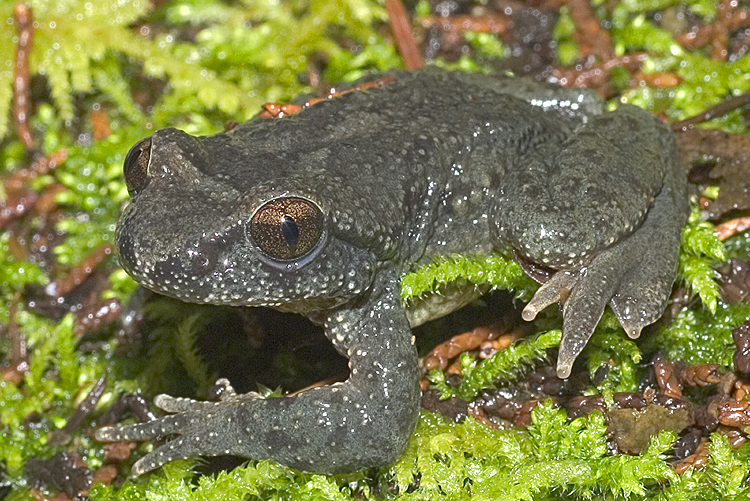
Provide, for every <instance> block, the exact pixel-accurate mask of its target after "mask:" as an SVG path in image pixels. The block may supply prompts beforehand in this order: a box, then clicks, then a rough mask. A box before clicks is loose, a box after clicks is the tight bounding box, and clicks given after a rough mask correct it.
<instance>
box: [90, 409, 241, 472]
mask: <svg viewBox="0 0 750 501" xmlns="http://www.w3.org/2000/svg"><path fill="white" fill-rule="evenodd" d="M159 397H166V399H165V398H161V401H160V402H159V400H160V398H159ZM159 397H157V399H156V401H157V405H158V406H160V405H159V403H166V406H165V408H169V409H172V410H173V411H176V412H178V414H173V415H170V416H166V417H163V418H161V419H156V420H154V421H150V422H148V423H140V424H135V425H131V426H122V427H114V426H108V427H105V428H100V429H98V430H96V433H95V438H96V440H100V441H102V442H120V441H141V440H150V439H154V438H157V437H163V436H167V435H180V436H179V437H177V438H175V439H173V440H170V441H168V442H167V443H166V444H165V445H162V446H161V447H158V448H156V450H154V451H153V452H150V453H148V454H147V455H146V456H144V457H142V458H141V459H139V460H138V461H136V462H135V464H133V467H132V472H133V474H134V475H142V474H144V473H146V472H148V471H151V470H153V469H155V468H158V467H160V466H162V465H163V464H165V463H168V462H170V461H175V460H178V459H185V458H189V457H191V456H196V455H199V454H202V455H206V456H218V455H222V454H235V455H245V454H244V453H245V452H246V451H247V449H248V446H247V444H246V443H243V441H250V440H252V437H251V436H247V437H245V436H242V434H241V430H237V424H239V423H238V419H237V417H236V415H237V411H238V408H237V406H236V405H233V404H226V403H223V402H199V401H196V400H189V399H183V398H172V397H168V396H166V395H159ZM177 409H190V410H177ZM238 432H239V433H238Z"/></svg>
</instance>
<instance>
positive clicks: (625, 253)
mask: <svg viewBox="0 0 750 501" xmlns="http://www.w3.org/2000/svg"><path fill="white" fill-rule="evenodd" d="M673 196H674V193H672V192H670V191H669V190H668V189H665V190H662V192H661V193H660V194H659V195H658V196H657V197H656V199H655V201H654V206H653V207H652V209H651V211H649V214H648V216H647V217H646V220H645V221H644V223H643V225H642V226H641V227H640V228H638V229H637V230H636V231H635V232H633V233H632V234H631V235H629V236H628V237H626V238H623V239H622V240H620V241H619V242H617V243H616V244H615V245H613V246H612V247H610V248H608V249H606V250H604V251H602V252H600V253H599V254H597V255H596V257H594V259H593V260H592V261H591V262H590V263H589V264H587V265H585V266H583V267H582V268H580V269H578V270H563V271H559V272H557V273H556V274H555V275H554V276H553V277H552V278H551V279H550V280H549V281H548V282H547V283H545V284H544V285H542V286H541V287H540V288H539V290H538V291H537V292H536V294H535V295H534V297H533V298H532V299H531V301H530V302H529V304H528V305H526V307H525V308H524V310H523V318H524V319H525V320H533V319H534V317H535V316H536V314H537V313H538V312H540V311H541V310H542V309H544V308H546V307H547V306H548V305H550V304H552V303H554V302H560V303H562V305H563V307H562V313H563V338H562V341H561V342H560V352H559V355H558V360H557V375H558V377H560V378H567V377H568V376H570V372H571V369H572V366H573V362H575V359H576V358H577V357H578V355H580V353H581V351H583V348H584V347H585V346H586V343H587V342H588V340H589V339H590V338H591V335H592V334H593V332H594V329H595V328H596V325H597V324H598V323H599V320H600V318H601V316H602V314H603V312H604V308H605V307H606V305H607V303H609V304H610V305H611V307H612V310H613V311H614V313H615V315H616V316H617V319H618V320H619V321H620V324H621V325H622V327H623V328H624V329H625V332H627V334H628V336H629V337H631V338H637V337H638V336H640V333H641V330H642V329H643V327H645V326H646V325H649V324H652V323H653V322H655V321H656V320H657V319H658V318H659V317H660V316H661V315H662V313H663V311H664V307H665V305H666V303H667V301H668V300H669V295H670V293H671V290H672V283H673V282H674V274H675V271H676V268H677V252H678V249H679V242H680V233H681V225H682V222H683V221H684V217H685V211H684V210H682V209H683V208H682V207H680V206H679V205H678V204H676V203H675V202H674V200H673V198H672V197H673Z"/></svg>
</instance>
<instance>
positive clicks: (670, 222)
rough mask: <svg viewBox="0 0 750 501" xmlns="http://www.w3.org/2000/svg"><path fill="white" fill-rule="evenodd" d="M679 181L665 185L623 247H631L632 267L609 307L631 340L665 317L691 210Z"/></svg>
mask: <svg viewBox="0 0 750 501" xmlns="http://www.w3.org/2000/svg"><path fill="white" fill-rule="evenodd" d="M680 181H681V180H680V179H678V180H675V181H674V182H670V183H665V185H664V189H663V190H662V191H661V192H660V193H659V195H658V196H657V197H656V199H655V200H654V205H653V207H652V209H651V211H649V214H648V216H647V217H646V220H645V221H644V223H643V225H642V226H641V227H640V228H638V229H637V230H636V232H635V233H634V234H633V235H631V236H630V237H629V238H628V239H626V240H625V241H624V242H623V243H622V244H621V245H623V246H630V247H631V251H630V252H629V254H630V255H631V256H632V257H631V258H630V259H631V261H632V265H631V266H630V268H629V269H628V271H627V273H626V274H625V275H624V276H623V277H622V280H621V283H620V286H619V287H618V289H617V293H616V294H615V295H614V296H613V297H612V300H611V301H610V306H611V307H612V311H614V313H615V315H616V316H617V319H618V320H619V321H620V325H622V327H623V329H625V332H626V333H627V334H628V336H629V337H630V338H631V339H635V338H637V337H639V336H640V334H641V330H642V329H643V328H644V327H645V326H647V325H650V324H652V323H654V322H655V321H656V320H657V319H658V318H659V317H660V316H661V315H662V313H663V312H664V306H665V305H666V304H667V302H668V301H669V296H670V294H671V292H672V284H673V283H674V276H675V272H676V271H677V261H678V254H679V247H680V237H681V233H682V226H683V224H684V223H685V219H686V217H687V214H688V210H689V206H688V203H687V196H685V193H684V184H683V183H681V182H680ZM628 240H633V242H629V241H628ZM645 249H647V251H646V252H643V250H645ZM639 250H640V251H639Z"/></svg>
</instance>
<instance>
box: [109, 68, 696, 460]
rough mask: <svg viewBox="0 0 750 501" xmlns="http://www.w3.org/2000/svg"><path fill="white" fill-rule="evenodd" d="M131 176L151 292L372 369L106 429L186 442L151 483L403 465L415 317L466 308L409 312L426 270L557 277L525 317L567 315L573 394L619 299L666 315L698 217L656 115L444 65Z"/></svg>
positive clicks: (164, 450) (124, 242)
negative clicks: (506, 264)
mask: <svg viewBox="0 0 750 501" xmlns="http://www.w3.org/2000/svg"><path fill="white" fill-rule="evenodd" d="M125 176H126V180H127V184H128V189H129V192H130V195H131V198H132V202H131V203H130V205H129V206H128V207H127V209H126V210H125V212H124V214H123V215H122V218H121V220H120V223H119V227H118V229H117V242H118V247H119V251H120V257H121V261H122V265H123V267H124V268H125V269H126V270H127V272H128V273H130V274H131V275H132V276H133V277H134V278H135V279H136V280H137V281H138V282H140V283H141V284H142V285H144V286H146V287H148V288H150V289H153V290H155V291H157V292H159V293H162V294H165V295H168V296H172V297H175V298H179V299H182V300H185V301H191V302H196V303H212V304H222V305H237V306H268V307H272V308H276V309H279V310H283V311H289V312H296V313H300V314H303V315H306V316H308V317H309V318H310V319H312V320H313V321H314V322H316V323H319V324H322V325H323V326H324V328H325V333H326V335H327V336H328V338H329V339H330V340H331V341H332V342H333V344H334V345H335V347H336V348H337V350H338V351H339V352H340V353H341V354H343V355H344V356H346V357H348V359H349V366H350V377H349V379H348V380H347V381H346V382H344V383H337V384H333V385H330V386H326V387H320V388H313V389H309V390H307V391H304V392H302V393H300V394H298V395H296V396H292V397H285V398H268V399H264V398H261V397H260V396H259V395H257V394H255V393H249V394H242V395H238V394H235V393H234V392H233V391H232V390H231V387H228V386H227V391H225V392H224V394H223V396H222V397H221V399H220V401H218V402H204V401H195V400H189V399H179V398H173V397H169V396H167V395H159V396H158V397H157V398H156V401H155V403H156V405H157V406H158V407H160V408H161V409H163V410H164V411H166V412H167V413H169V415H168V416H166V417H163V418H161V419H157V420H155V421H152V422H149V423H143V424H136V425H132V426H125V427H108V428H102V429H100V430H98V432H97V434H96V436H97V438H98V439H100V440H104V441H114V440H147V439H151V438H154V437H156V436H163V435H177V436H176V438H173V439H172V440H170V441H168V442H167V443H166V444H165V445H162V446H160V447H158V448H157V449H156V450H154V451H153V452H151V453H149V454H148V455H146V456H145V457H143V458H142V459H140V460H139V461H138V462H137V463H136V464H135V465H134V467H133V472H134V473H136V474H141V473H144V472H147V471H149V470H152V469H154V468H157V467H159V466H160V465H162V464H164V463H166V462H168V461H172V460H175V459H179V458H185V457H189V456H193V455H220V454H233V455H238V456H244V457H248V458H254V459H273V460H276V461H278V462H280V463H283V464H285V465H288V466H291V467H294V468H298V469H301V470H307V471H314V472H326V473H335V472H347V471H353V470H360V469H364V468H367V467H372V466H379V465H384V464H387V463H389V462H392V461H394V460H396V459H398V458H399V456H400V455H401V454H402V453H403V451H404V449H405V447H406V445H407V442H408V440H409V438H410V436H411V434H412V432H413V430H414V427H415V425H416V421H417V416H418V414H419V403H420V389H419V385H418V379H419V368H418V361H417V353H416V350H415V347H414V341H413V337H412V332H411V330H410V327H411V325H410V323H409V318H412V319H414V318H419V319H420V321H423V320H426V319H427V318H428V317H430V316H435V315H437V314H442V313H444V312H445V310H446V309H449V308H450V307H451V305H448V306H447V307H446V305H443V307H441V308H437V309H436V310H434V311H432V310H430V311H432V313H430V314H427V315H425V314H421V315H420V314H415V313H413V312H407V311H406V307H405V306H404V305H402V304H401V302H400V300H399V282H400V280H401V278H402V277H403V276H404V275H405V274H407V273H409V272H410V271H413V270H414V269H415V268H416V267H418V266H419V265H421V264H425V263H428V262H430V261H431V260H432V259H433V258H434V257H435V256H438V255H446V254H452V253H461V254H489V253H492V252H504V253H508V254H509V255H516V256H518V257H519V259H521V260H523V261H524V262H525V263H526V264H525V266H526V268H527V269H528V268H530V267H537V268H545V269H549V270H556V271H557V273H555V274H554V275H553V276H552V277H551V279H549V280H548V281H547V282H546V283H544V284H543V285H542V286H541V288H540V289H539V290H538V292H537V293H536V295H535V296H534V297H533V299H532V300H531V301H530V302H529V303H528V304H527V305H526V307H525V309H524V312H523V316H524V318H526V319H527V320H528V319H532V318H534V316H535V315H536V314H537V312H539V311H540V310H542V309H543V308H545V307H546V306H547V305H550V304H552V303H555V302H560V303H561V304H562V316H563V340H562V343H561V346H560V350H559V359H558V362H557V373H558V375H559V376H560V377H563V378H565V377H567V376H568V375H569V374H570V371H571V366H572V364H573V362H574V361H575V359H576V357H577V356H578V355H579V354H580V352H581V350H582V349H583V347H584V346H585V344H586V342H587V340H588V339H589V337H590V336H591V334H592V331H593V330H594V327H595V326H596V324H597V322H598V321H599V318H600V317H601V315H602V312H603V310H604V308H605V307H606V306H607V304H609V305H610V306H611V308H612V310H613V311H614V313H615V315H616V316H617V318H618V319H619V321H620V323H621V324H622V326H623V328H624V329H625V331H626V332H627V334H628V335H629V336H630V337H633V338H635V337H638V335H639V334H640V331H641V329H642V328H643V327H644V326H646V325H648V324H650V323H652V322H654V321H655V320H656V319H657V318H658V317H659V316H660V315H661V313H662V311H663V309H664V307H665V304H666V302H667V300H668V297H669V294H670V290H671V287H672V283H673V280H674V274H675V270H676V263H677V252H678V247H679V242H680V232H681V228H682V226H683V225H684V223H685V220H686V216H687V211H688V206H687V196H686V193H685V183H686V180H685V175H684V173H683V171H682V169H681V167H680V165H679V163H678V157H677V153H676V147H675V143H674V140H673V137H672V134H671V132H670V130H669V128H668V127H666V126H665V125H664V124H662V123H661V122H660V121H659V120H657V119H655V118H653V117H651V116H650V115H649V114H648V113H646V112H644V111H642V110H640V109H638V108H636V107H633V106H628V105H623V106H620V107H619V108H618V109H617V110H616V111H612V112H604V109H603V104H602V102H600V101H599V100H598V99H597V98H596V97H595V96H593V95H592V94H590V93H589V92H587V91H580V90H573V89H564V88H559V87H555V86H550V85H546V84H538V83H533V82H530V81H526V80H522V79H517V78H512V77H500V76H487V75H474V74H464V73H452V72H447V71H442V70H438V69H427V70H422V71H416V72H411V73H394V74H393V77H392V78H390V79H389V80H388V81H387V83H384V84H383V85H380V86H375V87H370V88H366V89H361V90H353V91H352V92H348V93H345V94H343V95H340V96H338V97H335V98H332V99H329V100H326V101H323V102H320V103H318V104H315V105H313V106H309V107H307V108H306V109H303V110H302V111H301V112H300V113H297V114H295V115H292V116H288V117H285V118H278V119H263V118H255V119H252V120H250V121H248V122H247V123H245V124H242V125H239V126H237V127H235V128H234V129H232V130H229V131H228V132H224V133H221V134H216V135H213V136H209V137H191V136H189V135H188V134H186V133H184V132H181V131H179V130H175V129H165V130H159V131H157V132H156V133H154V135H153V136H151V137H150V138H147V139H144V140H143V141H141V142H140V143H138V144H137V145H136V146H135V147H134V148H133V149H132V150H131V152H130V154H129V155H128V157H127V159H126V162H125ZM454 306H455V305H454ZM224 384H226V382H225V383H224Z"/></svg>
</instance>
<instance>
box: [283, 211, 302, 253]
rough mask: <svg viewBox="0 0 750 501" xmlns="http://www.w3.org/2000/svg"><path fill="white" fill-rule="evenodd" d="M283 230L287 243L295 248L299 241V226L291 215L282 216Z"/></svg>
mask: <svg viewBox="0 0 750 501" xmlns="http://www.w3.org/2000/svg"><path fill="white" fill-rule="evenodd" d="M281 232H282V233H283V234H284V238H285V239H286V243H287V245H288V246H289V247H290V248H292V249H294V248H296V247H297V243H298V242H299V228H297V223H296V222H295V221H294V219H292V218H291V217H289V216H284V217H282V218H281Z"/></svg>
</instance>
